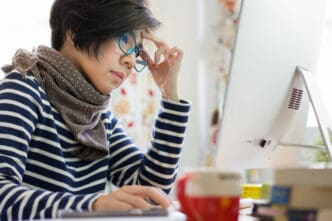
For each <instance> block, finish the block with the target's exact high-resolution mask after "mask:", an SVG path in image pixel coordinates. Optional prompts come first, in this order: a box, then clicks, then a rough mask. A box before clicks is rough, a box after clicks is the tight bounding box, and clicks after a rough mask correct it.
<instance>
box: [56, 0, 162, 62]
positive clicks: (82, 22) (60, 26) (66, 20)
mask: <svg viewBox="0 0 332 221" xmlns="http://www.w3.org/2000/svg"><path fill="white" fill-rule="evenodd" d="M50 26H51V31H52V34H51V35H52V36H51V43H52V47H53V48H55V49H56V50H60V49H61V47H62V46H63V43H64V40H65V37H66V34H67V33H68V32H70V33H72V35H73V36H72V40H73V42H74V45H75V47H76V48H77V49H79V50H82V51H86V52H88V54H89V55H91V54H93V55H94V56H95V57H97V56H98V52H99V47H100V45H101V44H102V43H104V42H105V41H107V40H109V39H112V38H116V37H119V36H120V35H121V34H123V33H126V32H130V31H134V30H139V29H144V28H147V29H149V30H155V29H157V28H159V26H160V22H159V21H158V20H157V19H155V18H154V17H153V16H152V14H151V11H150V10H149V9H148V8H147V6H146V2H145V1H144V0H55V1H54V3H53V6H52V8H51V14H50Z"/></svg>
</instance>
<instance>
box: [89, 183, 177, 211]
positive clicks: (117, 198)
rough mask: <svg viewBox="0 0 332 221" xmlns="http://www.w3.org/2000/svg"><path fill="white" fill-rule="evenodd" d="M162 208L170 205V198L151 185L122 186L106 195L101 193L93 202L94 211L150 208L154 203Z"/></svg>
mask: <svg viewBox="0 0 332 221" xmlns="http://www.w3.org/2000/svg"><path fill="white" fill-rule="evenodd" d="M149 200H152V201H153V202H155V203H156V204H157V205H158V206H160V207H162V208H168V207H169V206H171V205H172V200H171V199H170V198H169V197H168V196H167V195H166V193H164V192H163V191H162V190H160V189H158V188H156V187H151V186H138V185H132V186H123V187H121V188H119V189H117V190H116V191H114V192H112V193H109V194H107V195H102V196H100V197H99V198H97V200H96V201H95V202H94V203H93V205H92V209H93V210H94V211H107V210H129V209H151V208H153V207H156V205H154V204H151V203H149Z"/></svg>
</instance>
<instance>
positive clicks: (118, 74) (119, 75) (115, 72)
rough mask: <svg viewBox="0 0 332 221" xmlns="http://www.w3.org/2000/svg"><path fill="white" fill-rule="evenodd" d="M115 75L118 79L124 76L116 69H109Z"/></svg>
mask: <svg viewBox="0 0 332 221" xmlns="http://www.w3.org/2000/svg"><path fill="white" fill-rule="evenodd" d="M111 72H112V73H113V74H114V75H115V76H117V77H118V78H120V80H121V81H122V80H123V78H124V77H125V75H124V73H122V72H117V71H111Z"/></svg>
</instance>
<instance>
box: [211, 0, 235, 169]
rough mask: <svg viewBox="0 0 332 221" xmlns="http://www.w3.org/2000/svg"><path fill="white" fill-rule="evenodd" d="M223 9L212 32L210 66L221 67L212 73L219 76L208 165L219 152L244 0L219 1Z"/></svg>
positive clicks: (216, 82) (215, 89)
mask: <svg viewBox="0 0 332 221" xmlns="http://www.w3.org/2000/svg"><path fill="white" fill-rule="evenodd" d="M216 1H217V3H218V9H219V12H220V13H219V15H220V16H219V18H218V21H217V22H216V24H213V25H212V27H211V29H210V30H211V31H212V32H213V35H214V36H215V42H214V43H213V44H211V48H210V51H209V53H208V54H209V55H210V56H209V58H208V59H209V61H208V63H209V65H210V66H213V67H216V68H213V69H212V70H217V71H216V73H215V74H214V75H213V74H211V73H209V74H210V75H211V76H213V77H214V78H215V87H214V88H213V90H214V92H213V93H212V94H214V98H213V99H214V100H215V101H216V102H214V103H215V104H216V105H215V106H214V107H213V110H211V112H210V113H211V116H210V125H209V127H210V128H209V140H208V142H209V143H208V144H207V148H206V150H205V165H206V166H212V165H213V164H214V160H215V156H216V152H217V135H218V129H219V128H220V124H221V122H222V119H221V118H222V112H223V105H224V96H225V90H226V87H227V82H228V76H229V70H230V65H231V58H232V49H233V45H234V40H235V33H236V25H237V19H238V15H239V11H240V5H241V0H216Z"/></svg>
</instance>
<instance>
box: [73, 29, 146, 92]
mask: <svg viewBox="0 0 332 221" xmlns="http://www.w3.org/2000/svg"><path fill="white" fill-rule="evenodd" d="M134 33H135V35H136V43H137V44H142V38H141V33H142V31H135V32H134ZM75 50H76V49H75ZM76 53H78V56H74V57H73V58H72V59H74V61H73V63H74V64H75V65H76V67H77V68H78V69H79V71H81V72H82V73H83V74H84V75H85V77H86V78H87V80H88V81H90V83H91V84H92V85H93V86H94V87H95V88H96V89H97V90H98V91H99V92H101V93H102V94H109V93H111V92H112V91H113V90H114V89H115V88H117V87H119V86H120V85H121V84H122V83H123V82H124V81H125V80H126V79H127V78H128V76H129V75H130V74H132V73H133V72H134V71H135V69H134V66H135V64H136V57H135V53H131V54H129V55H126V54H124V53H123V52H122V51H121V49H120V48H119V46H118V39H112V40H109V41H106V42H105V43H103V44H102V45H101V46H100V50H99V54H98V59H96V58H95V57H93V56H91V55H90V57H89V56H88V53H87V52H85V51H76Z"/></svg>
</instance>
